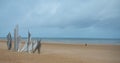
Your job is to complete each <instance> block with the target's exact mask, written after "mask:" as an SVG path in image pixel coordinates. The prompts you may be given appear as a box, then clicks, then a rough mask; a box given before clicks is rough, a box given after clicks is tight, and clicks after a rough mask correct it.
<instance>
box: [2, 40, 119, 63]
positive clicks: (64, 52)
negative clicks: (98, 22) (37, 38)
mask: <svg viewBox="0 0 120 63" xmlns="http://www.w3.org/2000/svg"><path fill="white" fill-rule="evenodd" d="M13 47H14V46H12V50H7V45H6V41H5V40H0V63H120V45H112V44H100V45H99V44H87V46H85V44H61V43H42V46H41V53H40V54H38V53H37V51H36V53H26V52H15V51H13Z"/></svg>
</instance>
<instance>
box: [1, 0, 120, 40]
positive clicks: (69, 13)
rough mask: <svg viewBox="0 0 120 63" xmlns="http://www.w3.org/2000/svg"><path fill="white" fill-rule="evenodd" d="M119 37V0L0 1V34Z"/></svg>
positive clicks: (4, 35) (3, 35) (2, 35)
mask: <svg viewBox="0 0 120 63" xmlns="http://www.w3.org/2000/svg"><path fill="white" fill-rule="evenodd" d="M16 24H18V25H19V34H20V35H21V36H22V37H27V32H28V30H29V31H30V32H31V34H32V37H57V38H58V37H66V38H120V0H0V37H6V35H7V34H8V32H11V34H12V36H14V35H13V34H14V33H13V32H14V27H15V25H16Z"/></svg>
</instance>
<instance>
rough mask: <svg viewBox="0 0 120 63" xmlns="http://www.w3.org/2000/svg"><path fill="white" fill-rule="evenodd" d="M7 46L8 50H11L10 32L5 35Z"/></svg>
mask: <svg viewBox="0 0 120 63" xmlns="http://www.w3.org/2000/svg"><path fill="white" fill-rule="evenodd" d="M7 47H8V50H11V48H12V37H11V33H10V32H9V33H8V35H7Z"/></svg>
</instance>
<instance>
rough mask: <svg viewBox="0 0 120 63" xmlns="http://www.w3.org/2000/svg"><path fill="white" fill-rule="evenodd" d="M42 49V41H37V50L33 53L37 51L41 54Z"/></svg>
mask: <svg viewBox="0 0 120 63" xmlns="http://www.w3.org/2000/svg"><path fill="white" fill-rule="evenodd" d="M40 48H41V40H39V41H37V46H36V48H35V50H34V51H33V53H35V51H36V50H38V53H39V54H40Z"/></svg>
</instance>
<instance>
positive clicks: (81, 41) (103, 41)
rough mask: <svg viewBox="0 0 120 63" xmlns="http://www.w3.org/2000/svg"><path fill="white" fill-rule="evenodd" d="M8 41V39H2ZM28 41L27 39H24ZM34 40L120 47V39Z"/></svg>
mask: <svg viewBox="0 0 120 63" xmlns="http://www.w3.org/2000/svg"><path fill="white" fill-rule="evenodd" d="M0 39H4V40H6V38H3V37H0ZM22 40H24V41H27V38H22ZM32 40H33V41H34V40H41V42H42V43H63V44H86V43H87V44H114V45H120V39H105V38H39V37H37V38H32Z"/></svg>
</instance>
